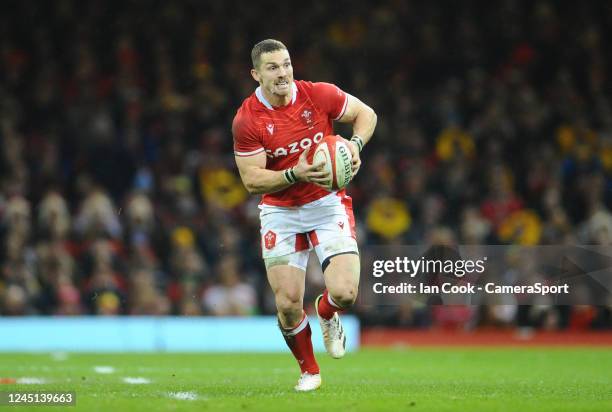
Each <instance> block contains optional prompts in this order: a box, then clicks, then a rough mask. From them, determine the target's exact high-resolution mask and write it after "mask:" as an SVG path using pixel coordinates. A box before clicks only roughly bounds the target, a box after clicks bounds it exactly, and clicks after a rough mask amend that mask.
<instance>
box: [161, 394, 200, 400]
mask: <svg viewBox="0 0 612 412" xmlns="http://www.w3.org/2000/svg"><path fill="white" fill-rule="evenodd" d="M168 397H170V398H173V399H178V400H181V401H195V400H196V399H198V394H197V393H195V392H168Z"/></svg>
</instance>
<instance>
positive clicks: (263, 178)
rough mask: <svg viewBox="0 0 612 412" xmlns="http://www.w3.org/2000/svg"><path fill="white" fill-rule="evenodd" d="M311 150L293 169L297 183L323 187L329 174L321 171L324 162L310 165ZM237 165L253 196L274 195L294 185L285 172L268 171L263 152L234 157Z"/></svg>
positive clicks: (305, 153) (307, 150)
mask: <svg viewBox="0 0 612 412" xmlns="http://www.w3.org/2000/svg"><path fill="white" fill-rule="evenodd" d="M309 150H310V148H308V149H306V150H304V151H303V152H302V154H301V155H300V158H299V160H298V162H297V164H296V165H295V166H294V167H292V168H291V169H292V170H293V173H294V174H295V177H296V182H311V183H314V184H317V185H319V186H323V184H324V183H325V182H327V181H328V180H329V173H328V172H324V171H320V170H319V169H320V168H321V166H322V165H323V162H320V163H317V164H311V163H308V159H307V158H306V157H307V156H308V152H309ZM234 158H235V159H236V165H237V166H238V171H239V172H240V178H241V179H242V183H243V184H244V187H246V189H247V190H248V191H249V193H251V194H264V193H273V192H278V191H280V190H283V189H286V188H287V187H289V186H291V185H292V184H293V183H296V182H290V181H289V180H287V178H286V173H285V171H284V170H268V169H266V153H265V152H261V153H257V154H255V155H252V156H234Z"/></svg>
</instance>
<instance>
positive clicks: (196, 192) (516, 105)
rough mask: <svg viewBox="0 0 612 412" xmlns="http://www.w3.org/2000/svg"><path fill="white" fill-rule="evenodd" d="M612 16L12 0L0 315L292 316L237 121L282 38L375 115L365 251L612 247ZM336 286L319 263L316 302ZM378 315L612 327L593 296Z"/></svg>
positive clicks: (508, 4) (567, 9) (367, 169)
mask: <svg viewBox="0 0 612 412" xmlns="http://www.w3.org/2000/svg"><path fill="white" fill-rule="evenodd" d="M611 31H612V8H611V7H609V5H606V2H603V1H601V2H566V1H518V0H505V1H501V2H499V3H498V2H495V4H493V3H491V4H489V3H487V2H479V1H464V2H459V3H457V4H450V3H447V2H419V1H397V0H383V1H379V2H375V3H372V4H367V2H363V4H361V3H359V2H350V1H347V0H341V1H336V2H314V3H299V4H292V3H290V2H285V3H277V2H270V1H267V0H264V1H262V2H233V1H225V2H199V1H193V0H192V1H176V0H170V1H165V2H161V3H159V4H156V6H155V7H151V6H150V5H149V4H148V3H147V2H139V1H121V2H118V1H102V0H94V1H87V2H79V1H76V0H59V1H57V2H3V3H2V4H0V159H1V160H0V170H1V173H0V179H1V180H0V253H1V254H0V257H1V258H0V262H1V267H0V271H1V272H0V314H2V315H31V314H44V315H76V314H99V315H115V314H135V315H136V314H141V315H142V314H148V315H165V314H181V315H201V314H204V315H218V316H224V315H250V314H261V313H266V314H267V313H274V303H273V299H272V296H271V293H270V291H269V288H268V286H267V282H266V278H265V270H264V267H263V265H262V262H261V259H260V250H259V248H260V240H259V220H258V209H257V203H258V201H259V199H258V198H257V197H249V196H248V195H247V193H246V192H245V190H244V189H243V187H242V185H241V182H240V180H239V177H238V175H237V171H236V168H235V166H234V159H233V152H232V136H231V121H232V118H233V115H234V113H235V111H236V109H237V108H238V107H239V105H240V103H241V102H242V100H243V99H244V98H245V97H247V96H248V95H250V94H251V93H252V92H253V90H254V88H255V87H256V84H255V83H254V81H253V80H252V78H251V76H250V75H249V69H250V50H251V47H252V45H253V44H254V43H255V42H257V41H259V40H262V39H264V38H269V37H272V38H277V39H279V40H281V41H283V42H284V43H285V44H286V45H287V46H288V47H289V49H290V53H291V56H292V60H293V65H294V71H295V73H294V75H295V77H296V78H297V79H307V80H313V81H329V82H333V83H335V84H337V85H338V86H340V87H341V88H342V89H344V90H346V91H347V92H349V93H351V94H354V95H356V96H358V97H359V98H360V99H362V100H363V101H365V102H367V103H368V104H369V105H371V106H372V107H373V108H375V110H376V112H377V113H378V116H379V124H378V127H377V130H376V134H375V136H374V138H373V140H372V142H371V144H369V145H368V146H367V147H366V148H365V150H364V152H363V156H362V157H363V160H364V165H363V166H362V169H361V171H360V173H359V175H358V176H357V177H356V179H355V180H354V181H353V182H352V183H351V185H350V190H349V192H350V194H351V196H353V199H354V204H355V210H356V219H357V225H358V236H359V242H360V244H361V245H362V247H363V246H367V245H384V244H422V243H436V242H440V241H443V242H451V243H458V244H468V243H471V244H475V243H482V244H518V245H539V244H542V245H554V244H597V245H612V214H611V205H612V100H611V98H612V94H611V86H612V83H611V81H610V75H609V73H610V69H611V63H612V62H611V59H610V57H611V56H612V55H611V54H610V53H609V52H608V53H606V52H605V50H606V49H607V47H608V46H607V44H606V41H607V40H609V39H610V38H612V33H611ZM339 131H340V132H341V133H344V135H345V136H349V135H350V129H348V128H347V127H346V126H344V125H341V126H340V127H339ZM322 288H323V280H322V277H321V272H320V268H319V267H318V265H317V264H316V262H314V261H312V260H311V262H310V264H309V272H308V286H307V290H308V294H307V300H308V301H311V300H312V299H313V298H314V296H315V295H316V294H318V293H320V290H321V289H322ZM611 305H612V302H611ZM357 312H358V314H359V316H361V317H362V319H363V321H364V322H365V323H366V324H387V325H402V326H406V327H411V326H412V327H427V326H429V325H432V324H449V325H455V326H458V327H466V326H467V325H482V324H496V325H514V324H517V323H518V324H520V325H531V326H543V327H550V328H555V327H568V326H572V325H574V326H576V327H585V328H588V327H593V326H597V325H599V326H601V325H604V326H605V325H608V326H610V324H611V323H610V322H611V321H610V310H609V307H592V306H585V307H574V308H569V307H554V306H550V307H548V306H541V307H540V306H538V307H521V308H516V307H512V306H511V305H507V306H498V307H489V308H486V307H485V308H478V307H473V308H463V307H434V308H431V307H426V308H418V310H416V309H415V308H412V307H400V308H398V307H393V308H392V307H388V308H385V309H384V310H382V309H381V310H378V309H377V308H365V307H358V308H357Z"/></svg>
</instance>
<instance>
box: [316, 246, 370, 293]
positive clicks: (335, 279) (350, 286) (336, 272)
mask: <svg viewBox="0 0 612 412" xmlns="http://www.w3.org/2000/svg"><path fill="white" fill-rule="evenodd" d="M360 270H361V264H360V262H359V255H358V254H356V253H353V252H348V253H341V254H338V255H335V256H332V257H331V258H329V264H328V265H327V267H326V268H325V272H324V273H323V274H324V276H325V286H326V287H327V290H328V291H329V293H330V294H331V295H332V297H336V298H338V299H340V300H343V301H346V303H352V301H354V300H355V298H356V297H357V289H358V287H359V273H360ZM339 303H340V302H339Z"/></svg>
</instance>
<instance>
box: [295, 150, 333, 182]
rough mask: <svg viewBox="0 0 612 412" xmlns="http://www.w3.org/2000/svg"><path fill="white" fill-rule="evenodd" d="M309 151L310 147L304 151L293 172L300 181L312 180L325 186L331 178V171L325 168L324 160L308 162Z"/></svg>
mask: <svg viewBox="0 0 612 412" xmlns="http://www.w3.org/2000/svg"><path fill="white" fill-rule="evenodd" d="M308 152H310V147H308V148H306V150H304V151H303V152H302V154H301V155H300V158H299V160H298V162H297V164H296V165H295V169H293V172H294V173H295V176H296V177H297V178H298V181H300V182H310V183H314V184H316V185H317V186H321V187H324V185H325V184H326V183H328V182H329V179H331V176H330V173H329V172H328V171H327V172H326V171H324V170H323V165H324V164H325V163H324V162H323V161H320V162H317V163H308V159H307V158H308Z"/></svg>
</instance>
